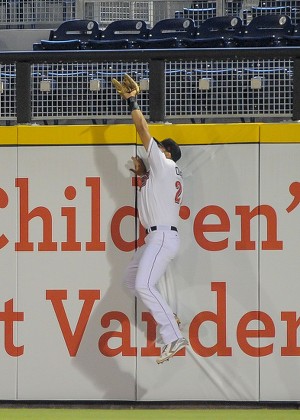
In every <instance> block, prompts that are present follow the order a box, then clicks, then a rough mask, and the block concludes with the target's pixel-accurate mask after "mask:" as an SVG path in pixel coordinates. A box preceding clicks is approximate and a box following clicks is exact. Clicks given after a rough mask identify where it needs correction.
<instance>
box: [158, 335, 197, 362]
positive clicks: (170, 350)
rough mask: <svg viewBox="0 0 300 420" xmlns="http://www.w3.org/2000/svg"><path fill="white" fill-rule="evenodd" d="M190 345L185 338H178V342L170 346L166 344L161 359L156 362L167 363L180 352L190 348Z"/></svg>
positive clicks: (173, 342)
mask: <svg viewBox="0 0 300 420" xmlns="http://www.w3.org/2000/svg"><path fill="white" fill-rule="evenodd" d="M188 345H189V343H188V341H187V340H186V339H185V338H178V339H177V340H176V341H172V343H170V344H166V345H165V346H164V347H163V349H162V352H161V355H160V357H159V358H158V359H157V360H156V362H157V363H158V364H160V363H163V362H166V361H167V360H169V359H171V357H173V356H174V355H175V354H176V353H177V352H179V350H181V349H183V348H184V347H185V346H188Z"/></svg>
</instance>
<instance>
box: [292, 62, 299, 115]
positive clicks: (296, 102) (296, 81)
mask: <svg viewBox="0 0 300 420" xmlns="http://www.w3.org/2000/svg"><path fill="white" fill-rule="evenodd" d="M299 98H300V58H295V59H294V69H293V120H294V121H299V120H300V100H299Z"/></svg>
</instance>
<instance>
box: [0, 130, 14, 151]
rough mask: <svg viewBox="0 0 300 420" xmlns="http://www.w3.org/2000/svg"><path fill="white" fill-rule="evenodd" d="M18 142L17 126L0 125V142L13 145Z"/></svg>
mask: <svg viewBox="0 0 300 420" xmlns="http://www.w3.org/2000/svg"><path fill="white" fill-rule="evenodd" d="M17 142H18V128H17V127H15V126H14V127H0V144H1V145H3V146H5V145H15V144H17Z"/></svg>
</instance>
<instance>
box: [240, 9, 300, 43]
mask: <svg viewBox="0 0 300 420" xmlns="http://www.w3.org/2000/svg"><path fill="white" fill-rule="evenodd" d="M292 31H293V24H292V22H291V19H290V18H289V16H282V15H261V16H256V17H255V18H253V19H252V20H251V22H250V23H249V24H248V25H247V26H245V27H244V30H243V33H242V34H241V35H240V36H234V38H233V41H234V44H235V45H236V46H237V47H273V46H278V45H282V44H283V42H284V41H283V40H284V37H285V36H286V35H289V34H291V33H292Z"/></svg>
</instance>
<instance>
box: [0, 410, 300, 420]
mask: <svg viewBox="0 0 300 420" xmlns="http://www.w3.org/2000/svg"><path fill="white" fill-rule="evenodd" d="M0 419H1V420H19V419H21V420H49V419H51V420H52V419H55V420H65V419H70V420H71V419H72V420H94V419H97V420H129V419H136V420H165V419H166V420H168V419H170V420H194V419H197V420H199V419H200V420H202V419H203V420H225V419H226V420H293V419H299V420H300V410H288V409H286V410H271V409H244V410H240V409H204V410H203V409H190V410H187V409H172V410H169V409H164V410H161V409H155V410H153V409H149V410H147V409H142V410H140V409H132V410H130V409H118V410H115V409H68V408H52V409H51V408H48V409H46V408H5V409H0Z"/></svg>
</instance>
